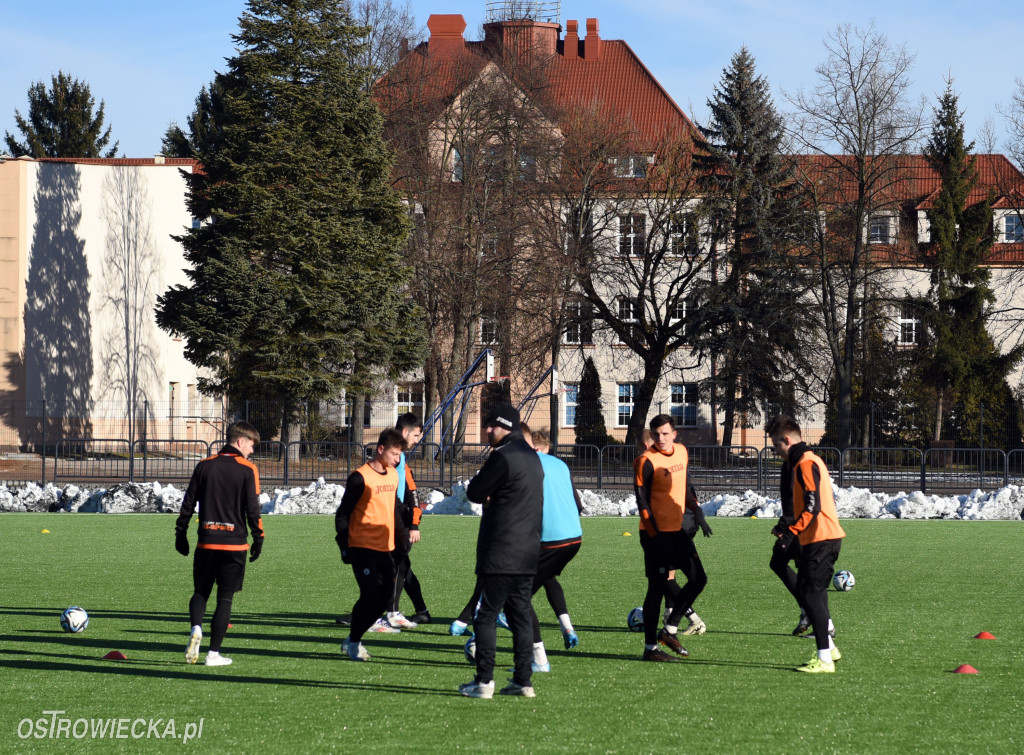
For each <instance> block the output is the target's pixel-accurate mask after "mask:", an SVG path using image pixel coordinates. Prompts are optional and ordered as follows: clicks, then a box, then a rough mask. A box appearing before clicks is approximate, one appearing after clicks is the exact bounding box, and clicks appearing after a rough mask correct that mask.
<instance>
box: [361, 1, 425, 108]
mask: <svg viewBox="0 0 1024 755" xmlns="http://www.w3.org/2000/svg"><path fill="white" fill-rule="evenodd" d="M346 2H347V4H348V7H349V13H350V15H351V16H352V20H353V21H354V22H355V23H356V24H357V25H359V26H364V27H366V29H367V35H366V37H365V39H364V42H365V47H364V48H363V50H362V52H361V53H360V55H359V60H358V61H357V62H358V63H359V64H360V65H362V66H364V67H365V68H366V69H367V73H368V77H367V81H366V88H367V89H369V88H370V87H372V86H373V84H374V82H376V81H377V79H379V78H380V77H381V76H383V75H384V74H385V73H386V72H387V71H389V70H391V68H392V67H394V65H395V64H396V63H397V62H398V61H399V60H400V59H401V58H402V56H403V55H404V54H405V53H406V52H407V51H408V50H409V48H410V47H415V46H416V45H417V44H419V42H420V40H421V39H422V37H423V28H422V27H421V26H417V25H416V16H415V15H414V14H413V11H412V3H411V2H410V1H409V0H405V4H404V5H397V4H396V3H393V2H392V1H391V0H346Z"/></svg>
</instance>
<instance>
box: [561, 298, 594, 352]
mask: <svg viewBox="0 0 1024 755" xmlns="http://www.w3.org/2000/svg"><path fill="white" fill-rule="evenodd" d="M584 308H586V311H587V312H589V311H590V307H589V306H586V304H585V303H584V302H582V301H570V302H566V305H565V319H566V325H565V330H564V331H563V333H562V343H564V344H567V345H569V346H593V345H594V327H593V325H592V324H591V325H589V327H588V325H587V323H586V321H585V320H584V319H583V313H584ZM587 331H589V333H587Z"/></svg>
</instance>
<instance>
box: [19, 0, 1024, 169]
mask: <svg viewBox="0 0 1024 755" xmlns="http://www.w3.org/2000/svg"><path fill="white" fill-rule="evenodd" d="M5 6H6V7H5V9H4V12H3V14H2V15H0V39H2V40H3V44H0V71H2V72H3V75H2V76H0V132H2V131H10V132H12V133H15V131H16V129H15V126H14V110H15V109H16V108H17V109H18V110H19V111H21V113H22V114H23V115H24V114H25V113H26V111H27V107H28V102H27V97H26V92H27V90H28V87H29V86H30V84H31V83H32V82H33V81H37V80H40V79H42V80H45V81H46V82H47V83H49V80H50V76H51V74H53V73H56V72H57V70H58V69H62V70H64V71H65V72H67V73H70V74H72V75H73V76H75V77H77V78H79V79H82V80H84V81H86V82H88V84H89V85H90V87H91V89H92V92H93V94H94V96H95V97H96V99H97V101H98V100H100V99H102V100H104V101H105V102H106V115H107V122H108V124H110V125H111V126H112V127H113V136H114V138H115V139H118V140H120V153H121V154H123V155H125V156H130V157H144V156H148V155H152V154H154V153H155V152H157V151H158V150H159V147H160V137H161V136H162V134H163V132H164V130H165V129H166V128H167V125H168V124H169V123H170V122H171V121H175V120H176V121H179V122H182V121H184V120H185V118H186V117H187V115H188V113H189V112H190V111H191V109H192V106H193V101H194V99H195V96H196V94H197V93H198V91H199V88H200V87H201V86H202V85H203V84H205V83H207V82H208V81H209V80H210V79H211V78H212V76H213V72H214V71H215V70H222V69H223V68H224V59H225V58H226V57H228V56H230V55H231V54H232V53H233V45H232V41H231V34H232V33H233V32H234V31H235V30H236V29H237V18H238V16H239V14H240V13H241V12H242V10H243V9H244V8H245V4H244V2H241V0H230V1H225V0H206V1H205V2H198V0H176V2H174V3H161V2H157V3H147V2H141V3H140V2H138V1H137V0H130V1H129V0H106V1H105V0H100V2H98V3H91V4H90V3H81V2H74V3H72V2H67V1H66V0H49V1H48V2H42V3H39V4H38V5H35V4H25V3H24V2H20V3H18V2H15V0H8V2H6V3H5ZM485 7H486V2H485V0H414V1H413V2H412V8H413V11H414V12H415V14H416V18H417V21H418V22H420V23H421V24H423V25H425V24H426V21H427V17H428V16H429V15H430V14H431V13H461V14H462V15H463V16H464V17H465V18H466V21H467V23H468V25H469V26H468V29H467V31H466V35H467V37H469V38H472V39H479V34H478V30H479V28H480V24H481V23H482V22H483V20H484V15H485ZM588 17H591V18H597V19H598V20H599V22H600V28H601V36H602V37H604V38H606V39H624V40H626V41H627V42H628V43H629V45H630V46H631V47H632V48H633V50H634V51H635V52H636V53H637V55H639V57H640V59H641V60H642V61H643V62H644V63H645V64H646V65H647V67H648V68H649V69H650V70H651V72H652V73H653V74H654V76H655V77H656V78H657V79H658V80H659V81H660V82H661V83H662V85H663V86H664V87H665V89H666V90H667V91H668V92H669V94H670V95H671V96H672V97H673V98H674V99H675V100H676V102H677V103H678V104H679V105H680V106H681V107H682V108H683V109H684V110H685V111H687V112H688V113H692V114H695V115H696V116H697V118H698V119H700V118H703V117H704V115H705V112H706V109H705V102H706V100H707V98H708V97H709V96H710V94H711V92H712V88H713V87H714V85H715V84H716V83H717V82H718V80H719V78H720V77H721V73H722V69H723V68H724V67H725V66H727V65H728V63H729V58H730V57H731V56H732V54H733V53H734V52H736V50H738V49H739V47H740V46H741V45H743V44H746V45H747V47H748V48H749V49H750V50H751V52H752V53H753V54H754V56H755V57H756V59H757V63H758V68H759V70H760V72H761V73H762V74H763V75H764V76H766V77H767V78H768V80H769V81H770V82H771V85H772V89H773V92H774V93H775V96H776V100H777V103H778V104H779V106H780V108H781V109H785V107H786V105H785V102H784V101H783V98H782V96H781V92H782V91H783V90H786V91H793V90H796V89H798V88H799V87H801V86H802V87H805V88H810V87H811V86H813V84H814V81H815V75H814V67H815V66H816V65H817V64H818V63H820V62H821V61H822V60H823V58H824V51H823V48H822V40H823V39H824V37H825V36H826V35H827V34H828V33H829V32H830V31H832V30H833V29H834V28H835V26H836V24H837V23H839V22H850V23H853V24H856V25H861V26H866V25H868V24H870V23H871V22H872V21H874V23H875V26H876V27H877V28H878V29H879V30H881V31H882V32H884V33H885V34H886V35H887V36H888V37H889V39H890V41H892V42H894V43H901V44H905V45H906V47H907V49H908V50H910V51H911V52H913V53H915V54H916V56H917V61H916V63H915V66H914V69H913V71H912V75H913V78H914V88H915V90H916V91H917V92H918V93H920V94H924V95H925V96H927V97H928V99H929V101H930V102H931V101H933V100H934V97H935V95H936V94H938V93H941V91H942V90H943V88H944V86H945V84H944V78H945V77H946V76H948V75H950V74H952V76H953V77H954V79H955V86H956V89H957V90H958V91H959V93H960V98H961V99H960V102H961V106H962V107H963V108H964V110H965V111H966V112H965V116H966V120H967V131H968V135H969V136H974V135H976V133H977V131H978V129H979V128H980V127H981V125H982V123H983V122H984V121H985V120H986V119H988V118H991V119H992V120H993V124H994V126H995V127H996V129H997V131H999V132H1000V133H1001V131H1002V126H1001V122H1000V117H999V115H998V113H997V112H996V106H997V104H1004V103H1007V102H1008V101H1009V99H1010V95H1011V92H1012V91H1013V89H1014V79H1015V78H1016V77H1019V76H1024V60H1022V58H1021V56H1020V52H1019V50H1020V46H1021V44H1022V41H1024V14H1022V13H1021V12H1020V4H1019V2H1009V1H1008V0H992V1H991V2H987V3H974V2H959V1H952V0H931V1H930V2H924V1H923V0H888V1H887V2H883V1H882V0H861V2H857V3H851V2H835V1H834V0H818V1H817V2H811V1H810V0H771V1H770V2H769V1H768V0H745V1H734V0H704V1H703V2H699V3H698V2H693V1H692V0H643V1H642V2H640V1H637V0H618V1H615V0H562V20H563V25H564V21H565V20H567V19H577V20H579V21H580V26H581V27H583V26H584V20H585V19H586V18H588ZM15 135H16V136H18V137H19V138H20V133H16V134H15Z"/></svg>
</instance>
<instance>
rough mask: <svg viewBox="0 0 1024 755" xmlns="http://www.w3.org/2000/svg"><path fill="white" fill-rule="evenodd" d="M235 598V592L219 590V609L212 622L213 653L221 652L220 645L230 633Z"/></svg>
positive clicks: (215, 611)
mask: <svg viewBox="0 0 1024 755" xmlns="http://www.w3.org/2000/svg"><path fill="white" fill-rule="evenodd" d="M234 597H235V594H234V593H233V592H228V591H226V590H221V589H220V588H218V589H217V608H215V609H214V611H213V621H212V622H210V650H211V651H213V652H217V653H219V652H220V644H221V643H222V642H224V635H226V634H227V633H228V621H229V620H230V619H231V601H232V600H233V599H234Z"/></svg>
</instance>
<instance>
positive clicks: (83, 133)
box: [4, 71, 118, 157]
mask: <svg viewBox="0 0 1024 755" xmlns="http://www.w3.org/2000/svg"><path fill="white" fill-rule="evenodd" d="M50 80H51V86H50V88H49V89H47V88H46V84H45V83H44V82H42V81H37V82H35V83H34V84H32V86H30V87H29V88H28V118H27V119H26V118H23V117H22V115H21V113H19V112H18V111H17V110H15V111H14V122H15V124H16V125H17V126H18V130H19V131H21V134H22V136H23V137H24V138H25V141H24V142H19V141H18V140H17V139H16V138H15V137H14V136H13V135H12V134H11V133H10V132H7V131H5V132H4V139H5V141H6V142H7V148H8V149H9V150H10V151H11V154H12V155H14V156H15V157H21V156H22V155H28V156H29V157H114V155H116V154H117V145H118V142H114V146H113V147H111V148H110V149H109V150H107V151H106V152H105V153H104V152H103V148H104V147H106V146H107V144H108V143H109V142H110V127H109V126H108V127H107V130H106V131H104V130H103V108H104V102H103V100H100V106H99V109H98V110H96V112H95V114H93V108H94V107H95V106H96V100H95V99H94V98H93V96H92V92H90V91H89V85H88V84H86V83H85V82H84V81H79V80H78V79H73V78H72V77H71V76H70V75H69V74H66V73H64V72H63V71H59V72H58V73H57V75H56V76H51V77H50Z"/></svg>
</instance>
